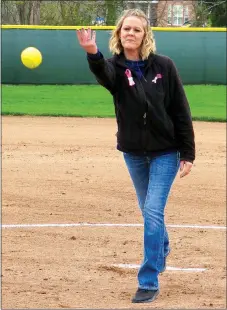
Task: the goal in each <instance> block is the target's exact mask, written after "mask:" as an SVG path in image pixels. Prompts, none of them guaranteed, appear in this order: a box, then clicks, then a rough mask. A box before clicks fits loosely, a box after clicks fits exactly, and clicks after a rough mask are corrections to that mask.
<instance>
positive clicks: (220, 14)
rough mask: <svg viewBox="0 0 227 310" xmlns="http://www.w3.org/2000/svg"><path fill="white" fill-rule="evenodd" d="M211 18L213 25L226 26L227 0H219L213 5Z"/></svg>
mask: <svg viewBox="0 0 227 310" xmlns="http://www.w3.org/2000/svg"><path fill="white" fill-rule="evenodd" d="M210 20H211V24H212V27H226V23H227V14H226V1H217V4H216V5H213V6H212V7H211V12H210Z"/></svg>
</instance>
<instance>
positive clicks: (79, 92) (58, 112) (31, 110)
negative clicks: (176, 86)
mask: <svg viewBox="0 0 227 310" xmlns="http://www.w3.org/2000/svg"><path fill="white" fill-rule="evenodd" d="M185 91H186V94H187V97H188V100H189V103H190V107H191V111H192V116H193V119H194V120H204V121H225V120H226V86H224V85H220V86H215V85H193V86H191V85H190V86H185ZM2 115H40V116H41V115H48V116H77V117H114V106H113V102H112V97H111V95H110V94H109V92H108V91H107V90H106V89H104V88H103V87H101V86H99V85H72V86H71V85H66V86H63V85H44V86H43V85H40V86H35V85H18V86H15V85H2Z"/></svg>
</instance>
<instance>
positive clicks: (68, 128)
mask: <svg viewBox="0 0 227 310" xmlns="http://www.w3.org/2000/svg"><path fill="white" fill-rule="evenodd" d="M194 128H195V134H196V149H197V154H196V156H197V157H196V161H195V165H194V167H193V169H192V172H191V174H190V175H189V176H187V177H185V178H183V179H180V177H179V174H178V176H177V178H176V180H175V183H174V185H173V188H172V191H171V195H170V197H169V201H168V205H167V208H166V224H167V225H173V224H177V225H206V226H209V227H207V228H198V227H195V226H193V227H192V228H187V227H185V226H183V227H175V228H173V227H169V228H168V231H169V235H170V240H171V249H172V251H171V254H170V256H169V258H168V262H167V266H171V267H179V268H204V269H205V271H202V272H196V271H194V272H190V271H173V270H166V272H165V273H164V274H162V275H161V276H160V286H161V292H160V295H159V297H158V299H157V300H156V301H155V302H154V303H152V304H143V305H139V304H138V305H135V304H132V303H131V297H132V295H133V294H134V293H135V290H136V288H137V279H136V275H137V270H136V269H123V268H119V267H114V266H113V264H140V262H141V260H142V252H143V250H142V244H143V227H142V226H141V227H125V226H122V227H108V226H107V227H106V226H100V227H97V226H95V227H93V226H82V227H80V226H78V227H64V226H62V227H59V226H56V227H48V226H47V227H39V226H37V227H23V228H19V227H9V226H5V227H4V226H3V228H2V308H3V309H6V308H8V309H17V308H20V309H26V308H29V309H37V308H42V309H55V308H58V309H59V308H74V309H76V308H90V309H100V308H105V309H108V308H109V309H111V308H115V309H116V308H119V309H120V308H125V309H141V308H143V309H147V308H159V309H170V308H174V309H176V308H180V309H199V308H203V309H205V308H210V309H223V308H226V280H225V275H226V270H225V266H226V231H225V229H223V226H225V219H226V204H225V199H226V195H225V192H226V183H225V177H226V145H225V144H226V137H225V134H226V124H224V123H205V122H194ZM115 133H116V121H115V120H114V119H88V118H87V119H82V118H81V119H80V118H57V117H7V116H5V117H2V144H3V146H2V152H3V154H2V204H3V206H2V224H3V225H12V224H70V223H71V224H73V223H85V222H86V223H96V224H97V223H116V224H117V223H118V224H119V223H121V224H125V223H133V224H142V217H141V215H140V211H139V208H138V206H137V201H136V196H135V192H134V189H133V186H132V184H131V180H130V178H129V175H128V171H127V169H126V166H125V164H124V161H123V157H122V154H121V153H120V152H119V151H117V150H116V137H115ZM214 225H215V226H218V228H219V229H214V228H212V227H210V226H214Z"/></svg>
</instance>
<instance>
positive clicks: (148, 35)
mask: <svg viewBox="0 0 227 310" xmlns="http://www.w3.org/2000/svg"><path fill="white" fill-rule="evenodd" d="M131 16H136V17H138V18H140V19H141V20H145V22H146V25H145V24H144V38H143V41H142V45H141V50H140V57H141V58H142V60H144V59H147V58H148V56H149V54H150V53H155V51H156V48H155V40H154V36H153V32H152V30H151V27H150V23H149V20H148V18H147V16H146V14H145V13H144V12H143V11H142V10H140V9H130V10H125V11H124V12H123V14H122V15H121V16H120V18H119V19H118V21H117V24H116V28H115V29H114V30H113V31H112V36H111V38H110V41H109V49H110V51H111V52H112V53H113V54H117V55H119V54H120V53H121V52H123V46H122V44H121V40H120V31H121V27H122V25H123V22H124V20H125V18H127V17H131Z"/></svg>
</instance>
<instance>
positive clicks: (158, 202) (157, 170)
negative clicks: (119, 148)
mask: <svg viewBox="0 0 227 310" xmlns="http://www.w3.org/2000/svg"><path fill="white" fill-rule="evenodd" d="M123 156H124V160H125V163H126V166H127V168H128V171H129V174H130V176H131V179H132V182H133V185H134V187H135V190H136V195H137V199H138V203H139V207H140V209H141V212H142V215H143V220H144V259H143V262H142V264H141V266H140V269H139V272H138V283H139V286H138V287H139V288H141V289H146V290H157V289H159V282H158V275H159V273H160V271H161V270H162V269H163V267H164V260H165V257H166V256H167V255H168V254H169V252H170V246H169V237H168V233H167V230H166V226H165V223H164V209H165V206H166V202H167V199H168V195H169V192H170V189H171V186H172V184H173V181H174V179H175V177H176V174H177V172H178V170H179V166H180V156H179V152H177V151H176V152H171V153H167V154H164V155H160V156H157V157H150V156H137V155H132V154H130V153H123Z"/></svg>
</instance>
